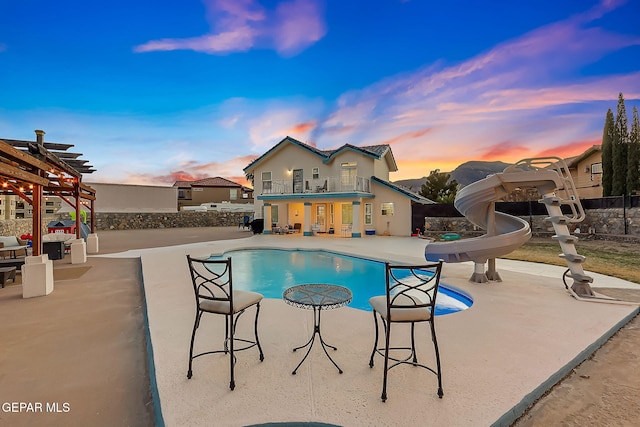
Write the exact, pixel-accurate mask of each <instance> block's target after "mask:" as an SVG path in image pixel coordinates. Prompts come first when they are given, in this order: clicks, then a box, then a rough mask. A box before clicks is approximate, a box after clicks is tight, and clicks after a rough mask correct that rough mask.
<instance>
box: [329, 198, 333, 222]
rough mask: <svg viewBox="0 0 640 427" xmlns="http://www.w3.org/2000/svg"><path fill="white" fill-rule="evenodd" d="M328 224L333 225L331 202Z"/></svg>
mask: <svg viewBox="0 0 640 427" xmlns="http://www.w3.org/2000/svg"><path fill="white" fill-rule="evenodd" d="M329 224H330V225H333V203H332V204H330V205H329Z"/></svg>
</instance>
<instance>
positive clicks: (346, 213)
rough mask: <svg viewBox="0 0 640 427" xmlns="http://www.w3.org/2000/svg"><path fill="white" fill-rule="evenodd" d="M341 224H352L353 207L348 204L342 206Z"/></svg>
mask: <svg viewBox="0 0 640 427" xmlns="http://www.w3.org/2000/svg"><path fill="white" fill-rule="evenodd" d="M342 224H344V225H346V224H353V205H352V204H350V203H344V204H343V205H342Z"/></svg>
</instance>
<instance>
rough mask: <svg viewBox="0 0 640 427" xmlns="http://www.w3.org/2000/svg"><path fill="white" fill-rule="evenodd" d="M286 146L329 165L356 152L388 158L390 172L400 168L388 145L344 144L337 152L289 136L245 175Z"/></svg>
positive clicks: (377, 157) (248, 166)
mask: <svg viewBox="0 0 640 427" xmlns="http://www.w3.org/2000/svg"><path fill="white" fill-rule="evenodd" d="M285 144H293V145H296V146H298V147H300V148H302V149H304V150H307V151H309V152H311V153H312V154H314V155H316V156H318V157H320V158H321V159H322V162H323V163H329V162H330V161H331V160H333V158H334V157H335V156H337V155H338V154H340V153H342V152H344V151H348V150H352V151H356V152H359V153H361V154H363V155H365V156H369V157H372V158H374V159H378V160H380V159H382V158H383V157H385V156H388V157H387V162H388V163H389V170H390V171H392V172H393V171H397V170H398V166H397V165H396V161H395V159H394V157H393V153H392V152H391V147H390V146H389V145H388V144H381V145H369V146H364V147H358V146H355V145H351V144H344V145H343V146H342V147H340V148H337V149H335V150H319V149H317V148H316V147H313V146H311V145H309V144H305V143H304V142H301V141H298V140H297V139H294V138H291V137H290V136H287V137H285V138H284V139H283V140H282V141H280V142H279V143H277V144H276V145H274V146H273V147H271V149H269V150H268V151H267V152H266V153H264V154H263V155H262V156H260V157H258V158H257V159H255V160H254V161H252V162H251V163H249V165H247V167H245V168H244V171H245V173H247V172H248V171H249V170H250V169H251V168H253V167H255V166H256V165H257V164H258V163H260V162H261V161H263V160H265V159H266V158H268V157H270V156H271V155H273V154H274V153H275V152H276V151H278V150H279V149H280V148H281V147H282V146H283V145H285Z"/></svg>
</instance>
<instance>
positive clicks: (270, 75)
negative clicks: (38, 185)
mask: <svg viewBox="0 0 640 427" xmlns="http://www.w3.org/2000/svg"><path fill="white" fill-rule="evenodd" d="M639 17H640V2H639V1H623V0H605V1H590V0H555V1H546V0H540V1H522V2H517V1H516V2H514V1H512V0H511V1H502V0H498V1H491V2H478V1H473V0H459V1H450V2H435V1H420V0H404V1H402V0H377V1H371V0H369V1H360V0H353V1H351V0H346V1H342V2H337V1H321V0H273V1H258V0H181V1H168V0H153V1H151V0H135V1H131V0H127V1H123V0H113V1H110V2H98V3H96V2H91V1H86V0H83V1H79V0H65V1H62V2H51V1H43V0H21V1H10V0H2V1H0V138H10V139H28V140H34V139H35V135H34V133H33V130H34V129H43V130H44V131H45V132H46V133H47V134H46V136H45V140H46V141H51V142H60V143H69V144H74V145H75V147H74V148H72V149H71V150H72V151H74V152H80V153H83V156H82V158H83V159H86V160H89V162H90V164H92V165H93V166H94V167H95V168H96V169H97V172H95V173H93V174H91V175H88V176H85V177H84V181H89V182H96V181H97V182H122V183H131V184H151V185H171V184H173V182H174V181H175V180H176V179H190V178H193V179H199V178H204V177H208V176H223V177H226V178H229V179H232V180H235V181H238V182H244V181H243V179H244V175H243V168H244V167H245V166H247V165H248V164H249V162H250V161H251V160H252V159H254V158H255V157H256V156H259V155H261V154H263V153H264V152H265V151H266V150H268V149H269V148H270V147H271V146H273V145H274V144H276V143H277V142H279V141H280V140H281V139H282V138H284V137H285V136H287V135H289V136H292V137H294V138H297V139H299V140H301V141H304V142H307V143H309V144H312V145H314V146H317V147H319V148H321V149H330V148H337V147H339V146H341V145H343V144H345V143H350V144H355V145H373V144H390V145H391V147H392V150H393V153H394V156H395V158H396V161H397V163H398V166H399V171H398V172H395V173H393V174H392V176H391V180H399V179H405V178H419V177H422V176H425V175H428V174H429V172H430V171H431V170H434V169H436V168H438V169H441V170H443V171H449V170H452V169H453V168H455V167H456V166H457V165H459V164H461V163H463V162H465V161H468V160H502V161H506V162H515V161H517V160H519V159H521V158H526V157H533V156H539V155H554V156H559V157H568V156H572V155H576V154H579V153H581V152H582V151H583V150H584V149H586V148H587V147H589V146H590V145H593V144H598V143H600V140H601V137H602V127H603V124H604V119H605V114H606V111H607V109H608V108H611V109H612V110H613V111H614V112H615V109H616V104H617V97H618V93H619V92H622V93H623V94H624V97H625V100H626V108H627V114H628V118H629V122H630V120H631V114H632V109H633V107H634V106H636V107H640V25H639V22H640V21H639V20H638V19H639Z"/></svg>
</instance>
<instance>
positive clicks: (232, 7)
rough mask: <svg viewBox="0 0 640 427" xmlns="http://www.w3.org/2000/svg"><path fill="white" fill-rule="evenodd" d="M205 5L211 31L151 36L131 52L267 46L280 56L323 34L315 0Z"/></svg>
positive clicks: (231, 0) (215, 0)
mask: <svg viewBox="0 0 640 427" xmlns="http://www.w3.org/2000/svg"><path fill="white" fill-rule="evenodd" d="M205 7H206V18H207V21H208V22H209V25H210V26H211V28H212V31H211V33H209V34H204V35H201V36H196V37H188V38H181V39H176V38H164V39H160V40H151V41H149V42H146V43H143V44H141V45H138V46H135V47H134V49H133V50H134V52H138V53H141V52H153V51H171V50H193V51H196V52H203V53H208V54H228V53H231V52H245V51H247V50H249V49H252V48H267V49H275V50H276V51H277V52H278V53H279V54H280V55H282V56H293V55H295V54H297V53H299V52H301V51H303V50H304V49H306V48H308V47H309V46H311V45H312V44H314V43H315V42H317V41H318V40H320V39H321V38H322V37H324V35H325V34H326V26H325V24H324V21H323V10H321V9H322V8H321V6H320V4H319V3H318V0H293V1H288V2H287V1H281V2H280V3H278V4H277V5H276V6H275V9H273V10H267V9H266V8H265V7H263V6H262V5H260V4H259V3H258V2H257V0H237V1H236V0H208V1H205Z"/></svg>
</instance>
